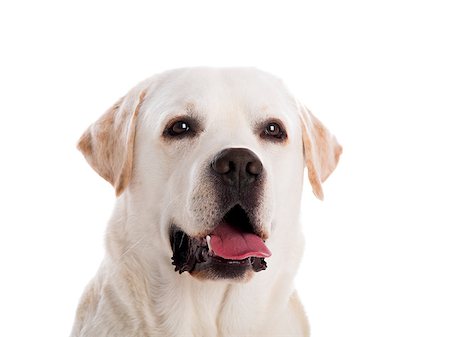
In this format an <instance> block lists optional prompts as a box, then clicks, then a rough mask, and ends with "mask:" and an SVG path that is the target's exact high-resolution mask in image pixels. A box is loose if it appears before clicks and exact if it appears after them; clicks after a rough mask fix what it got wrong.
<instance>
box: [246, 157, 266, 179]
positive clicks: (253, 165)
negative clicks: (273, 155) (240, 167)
mask: <svg viewBox="0 0 450 337" xmlns="http://www.w3.org/2000/svg"><path fill="white" fill-rule="evenodd" d="M246 170H247V172H248V173H250V174H253V175H255V176H257V175H259V174H261V172H262V163H261V162H260V161H259V160H258V161H252V162H250V163H248V164H247V167H246Z"/></svg>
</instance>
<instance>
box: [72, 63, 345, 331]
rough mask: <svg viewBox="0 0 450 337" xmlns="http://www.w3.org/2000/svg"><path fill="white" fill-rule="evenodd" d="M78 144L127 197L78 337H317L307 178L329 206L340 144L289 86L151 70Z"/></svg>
mask: <svg viewBox="0 0 450 337" xmlns="http://www.w3.org/2000/svg"><path fill="white" fill-rule="evenodd" d="M78 148H79V149H80V150H81V152H82V153H83V155H84V156H85V158H86V159H87V161H88V163H89V164H90V165H91V166H92V168H93V169H94V170H95V171H96V172H97V173H98V174H99V175H100V176H102V177H103V178H104V179H106V180H107V181H108V182H110V183H111V184H112V185H113V187H114V188H115V192H116V195H117V202H116V206H115V209H114V212H113V215H112V217H111V219H110V221H109V225H108V229H107V233H106V256H105V258H104V261H103V262H102V264H101V266H100V268H99V270H98V273H97V275H96V276H95V278H94V279H93V280H92V281H91V283H90V284H89V285H88V286H87V287H86V289H85V292H84V294H83V296H82V298H81V300H80V303H79V307H78V310H77V313H76V319H75V323H74V326H73V330H72V337H78V336H83V337H102V336H108V337H111V336H118V337H132V336H136V337H144V336H164V337H168V336H206V337H212V336H223V337H225V336H296V337H302V336H303V337H304V336H309V326H308V322H307V319H306V316H305V313H304V310H303V307H302V305H301V303H300V300H299V298H298V296H297V293H296V291H295V289H294V282H293V280H294V276H295V274H296V271H297V269H298V266H299V263H300V260H301V257H302V252H303V236H302V231H301V225H300V221H299V219H300V201H301V194H302V185H303V169H304V167H306V168H307V170H308V178H309V181H310V183H311V185H312V189H313V193H314V194H315V195H316V196H317V197H318V198H319V199H322V198H323V192H322V183H323V181H325V179H327V177H328V176H329V175H330V173H331V172H332V171H333V170H334V169H335V167H336V165H337V162H338V160H339V156H340V154H341V152H342V148H341V146H340V145H339V144H338V143H337V141H336V139H335V137H334V136H333V135H331V134H330V133H329V131H328V130H327V129H326V128H325V127H324V125H323V124H322V123H321V122H320V121H319V120H318V119H317V118H316V117H314V116H313V115H312V114H311V113H310V112H309V111H308V110H307V109H306V108H305V107H304V106H302V105H301V104H300V103H298V101H297V100H296V99H294V98H293V97H292V95H291V94H290V93H289V92H288V90H287V89H286V88H285V87H284V85H283V84H282V82H281V81H280V80H279V79H277V78H275V77H273V76H272V75H269V74H267V73H265V72H262V71H259V70H256V69H247V68H220V69H216V68H190V69H178V70H172V71H168V72H165V73H162V74H158V75H155V76H153V77H151V78H150V79H148V80H146V81H143V82H141V83H140V84H138V85H137V86H136V87H135V88H133V89H132V90H131V91H130V92H129V93H128V94H127V95H126V96H125V97H123V98H121V99H120V100H119V101H118V102H117V103H116V104H114V105H113V106H112V107H111V108H110V109H109V110H108V111H107V112H106V113H105V114H104V115H103V116H101V117H100V119H99V120H97V121H96V122H95V123H93V124H92V125H91V126H90V127H89V128H88V129H87V131H86V132H85V133H84V134H83V135H82V137H81V139H80V141H79V144H78Z"/></svg>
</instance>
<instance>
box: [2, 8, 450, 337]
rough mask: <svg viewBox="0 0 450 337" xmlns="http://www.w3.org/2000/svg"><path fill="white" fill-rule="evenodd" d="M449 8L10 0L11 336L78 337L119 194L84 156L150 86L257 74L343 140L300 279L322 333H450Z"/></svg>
mask: <svg viewBox="0 0 450 337" xmlns="http://www.w3.org/2000/svg"><path fill="white" fill-rule="evenodd" d="M446 6H447V5H446V2H445V1H434V0H427V1H425V0H418V1H406V0H405V1H400V0H390V1H387V0H378V1H357V0H354V1H352V0H341V1H326V0H316V1H311V0H309V1H295V2H294V1H291V2H283V1H277V2H276V5H275V1H272V2H266V1H235V0H231V1H226V2H225V1H220V2H219V1H183V2H182V1H166V2H163V1H159V2H156V1H153V2H152V1H126V2H125V1H122V2H118V1H84V0H83V1H73V2H68V1H48V0H44V1H42V0H41V1H16V2H14V3H13V2H11V1H10V2H9V3H7V2H6V1H4V2H2V3H1V4H0V36H1V40H0V47H1V50H2V51H1V52H0V99H1V105H0V114H1V115H0V116H1V122H0V154H1V165H0V174H1V175H0V177H1V180H2V181H1V185H0V199H1V200H0V209H1V212H0V225H1V227H0V263H1V264H0V268H1V274H0V310H1V313H0V336H5V337H12V336H45V337H49V336H50V337H52V336H67V335H68V334H69V332H70V329H71V324H72V320H73V317H74V312H75V308H76V305H77V301H78V298H79V296H80V294H81V292H82V290H83V287H84V285H85V284H86V283H87V282H88V280H89V279H90V278H91V277H92V276H93V275H94V273H95V271H96V269H97V266H98V264H99V262H100V260H101V259H102V255H103V233H104V230H105V225H106V222H107V220H108V217H109V215H110V212H111V210H112V207H113V203H114V192H113V189H112V188H111V187H110V186H109V185H108V183H106V182H105V181H103V180H102V179H101V178H99V177H98V176H97V175H96V174H95V173H94V171H92V170H91V168H90V167H89V166H88V164H87V163H86V162H85V161H84V159H83V157H82V156H81V154H80V153H78V151H77V150H76V149H75V144H76V141H77V139H78V137H79V136H80V135H81V133H82V132H83V131H84V129H85V128H86V127H87V126H88V124H90V123H91V122H93V121H94V120H95V119H96V118H97V117H98V116H99V115H100V114H101V113H103V111H105V110H106V109H107V108H108V107H109V106H110V105H112V104H113V103H114V102H115V100H116V99H117V98H119V97H121V96H122V95H123V94H125V93H126V92H127V91H128V89H130V88H131V87H132V86H133V85H134V84H136V83H137V82H138V81H140V80H141V79H144V78H145V77H147V76H149V75H151V74H153V73H155V72H159V71H162V70H165V69H170V68H176V67H181V66H194V65H208V66H240V65H243V66H256V67H259V68H261V69H264V70H267V71H269V72H272V73H274V74H276V75H278V76H280V77H282V78H284V79H285V82H286V83H287V84H288V86H289V87H290V88H291V91H292V92H294V93H295V94H296V95H297V96H298V97H299V98H300V99H301V100H302V101H303V102H304V103H305V104H306V105H307V106H309V107H310V109H311V110H312V111H313V112H314V113H315V114H316V115H317V116H318V117H319V118H320V119H321V120H322V121H323V122H324V123H325V124H326V125H327V126H328V127H329V128H330V129H331V131H333V132H334V133H335V134H336V135H337V136H338V139H339V140H340V142H341V143H342V144H343V146H344V154H343V156H342V159H341V163H340V165H339V166H338V169H337V170H336V171H335V173H334V174H333V175H332V176H331V178H330V179H329V181H327V182H326V184H325V186H324V188H325V202H319V201H316V200H315V199H314V198H313V195H312V193H311V187H310V186H309V185H308V184H307V183H305V188H304V202H303V212H304V215H303V219H304V230H305V234H306V243H307V244H306V253H305V256H304V260H303V263H302V266H301V270H300V273H299V275H298V279H297V286H298V288H299V290H300V294H301V297H302V299H303V302H304V305H305V307H306V310H307V313H308V316H309V318H310V322H311V326H312V335H313V337H322V336H323V337H330V336H346V337H362V336H363V337H371V336H373V337H379V336H389V337H391V336H392V337H399V336H408V337H412V336H433V337H449V336H450V324H449V319H450V290H449V287H450V262H449V260H450V229H449V227H450V215H449V210H450V204H449V190H450V179H449V171H450V159H449V156H450V151H449V147H450V135H449V133H450V132H449V127H448V125H449V122H448V121H449V119H448V115H449V113H450V90H449V89H450V66H449V64H450V61H449V60H450V36H449V35H450V33H449V32H450V20H449V17H450V11H449V9H448V8H447V7H446Z"/></svg>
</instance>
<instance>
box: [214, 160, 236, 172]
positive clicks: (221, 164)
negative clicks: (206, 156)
mask: <svg viewBox="0 0 450 337" xmlns="http://www.w3.org/2000/svg"><path fill="white" fill-rule="evenodd" d="M231 164H232V163H230V162H229V161H228V160H215V161H214V162H213V164H212V168H213V169H214V171H216V172H217V173H219V174H227V173H228V172H230V171H231V169H232V167H231Z"/></svg>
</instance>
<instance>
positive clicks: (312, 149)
mask: <svg viewBox="0 0 450 337" xmlns="http://www.w3.org/2000/svg"><path fill="white" fill-rule="evenodd" d="M300 115H301V120H302V140H303V154H304V158H305V163H306V167H307V168H308V178H309V181H310V183H311V185H312V188H313V192H314V195H315V196H316V197H317V198H318V199H320V200H323V191H322V183H323V182H324V181H325V180H326V179H327V178H328V176H329V175H330V174H331V173H332V172H333V171H334V169H335V168H336V166H337V164H338V161H339V156H340V155H341V153H342V146H341V145H339V143H338V142H337V140H336V137H334V136H333V135H332V134H331V133H330V132H329V131H328V129H327V128H326V127H325V126H324V125H323V124H322V123H321V122H320V121H319V120H318V119H317V118H316V117H315V116H314V115H313V114H312V113H311V112H310V111H309V110H308V109H306V108H304V107H302V108H301V109H300Z"/></svg>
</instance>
